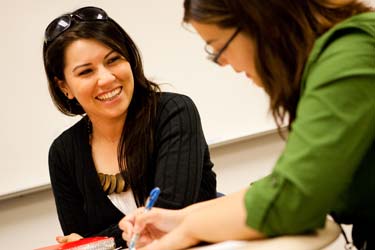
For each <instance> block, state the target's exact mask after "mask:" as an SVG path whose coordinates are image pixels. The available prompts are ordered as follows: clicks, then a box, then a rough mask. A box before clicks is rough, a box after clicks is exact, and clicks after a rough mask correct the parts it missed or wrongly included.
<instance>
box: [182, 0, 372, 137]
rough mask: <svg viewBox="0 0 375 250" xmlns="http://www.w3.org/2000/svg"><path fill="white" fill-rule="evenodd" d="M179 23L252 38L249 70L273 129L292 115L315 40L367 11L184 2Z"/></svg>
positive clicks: (334, 4) (277, 2)
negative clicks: (267, 99) (263, 98)
mask: <svg viewBox="0 0 375 250" xmlns="http://www.w3.org/2000/svg"><path fill="white" fill-rule="evenodd" d="M184 9H185V11H184V17H183V21H184V22H185V23H188V22H189V21H191V20H194V21H196V22H200V23H205V24H215V25H218V26H219V27H221V28H237V27H240V28H241V30H242V31H244V32H245V33H246V34H247V35H249V36H250V37H251V38H252V40H253V41H254V46H255V55H254V58H256V60H255V68H256V71H257V73H258V74H259V76H260V78H261V80H262V84H263V86H264V89H265V91H266V93H267V94H268V95H269V97H270V110H271V112H272V115H273V117H274V119H275V122H276V124H277V127H278V129H279V133H280V134H281V130H280V129H281V126H282V124H283V123H284V120H285V117H286V116H288V117H289V120H288V128H289V129H291V123H292V122H293V121H294V119H295V118H296V110H297V104H298V101H299V97H300V82H301V78H302V74H303V70H304V67H305V63H306V61H307V58H308V56H309V53H310V51H311V49H312V47H313V45H314V42H315V40H316V39H317V38H318V37H319V36H321V35H322V34H323V33H324V32H326V31H327V30H328V29H330V28H331V27H332V26H334V25H335V24H337V23H339V22H341V21H343V20H344V19H346V18H348V17H350V16H353V15H355V14H359V13H363V12H368V11H371V8H370V7H369V6H366V5H365V4H364V3H361V2H358V1H356V0H347V1H342V0H341V1H337V0H330V1H329V0H282V1H281V0H251V1H249V0H185V1H184Z"/></svg>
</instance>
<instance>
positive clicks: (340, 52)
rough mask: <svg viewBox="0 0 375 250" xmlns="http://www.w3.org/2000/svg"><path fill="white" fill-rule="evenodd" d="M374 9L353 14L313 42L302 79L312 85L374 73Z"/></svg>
mask: <svg viewBox="0 0 375 250" xmlns="http://www.w3.org/2000/svg"><path fill="white" fill-rule="evenodd" d="M374 58H375V13H372V12H371V13H364V14H360V15H357V16H353V17H351V18H349V19H347V20H345V21H343V22H342V23H339V24H337V25H336V26H335V27H333V28H332V29H331V30H329V31H328V32H326V33H325V34H323V35H322V36H321V37H320V38H318V39H317V40H316V42H315V45H314V47H313V49H312V51H311V53H310V57H309V59H308V61H307V63H306V68H305V72H304V77H303V78H304V80H306V81H307V80H308V81H309V82H310V83H312V84H313V85H315V84H322V83H324V82H330V81H333V80H337V79H339V78H344V77H352V76H358V75H367V74H370V75H371V74H372V75H374V73H375V72H374V67H375V60H374Z"/></svg>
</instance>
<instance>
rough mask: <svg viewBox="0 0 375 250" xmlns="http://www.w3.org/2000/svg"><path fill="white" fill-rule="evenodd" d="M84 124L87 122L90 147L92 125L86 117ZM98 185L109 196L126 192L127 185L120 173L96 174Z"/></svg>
mask: <svg viewBox="0 0 375 250" xmlns="http://www.w3.org/2000/svg"><path fill="white" fill-rule="evenodd" d="M86 119H87V120H86V122H87V132H88V135H89V144H90V146H91V143H92V124H91V121H90V119H89V118H88V116H86ZM98 176H99V180H100V185H101V186H102V188H103V191H104V192H105V193H106V194H107V195H110V194H112V193H117V194H119V193H121V192H123V191H126V190H127V189H128V186H129V184H128V183H125V180H124V178H123V177H122V175H121V174H120V173H117V174H115V175H113V174H103V173H98Z"/></svg>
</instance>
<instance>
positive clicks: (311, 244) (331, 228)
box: [189, 219, 341, 250]
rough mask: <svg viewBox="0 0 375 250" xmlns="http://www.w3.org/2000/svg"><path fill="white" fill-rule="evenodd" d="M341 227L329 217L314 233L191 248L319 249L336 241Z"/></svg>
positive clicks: (204, 249) (211, 249) (221, 249)
mask: <svg viewBox="0 0 375 250" xmlns="http://www.w3.org/2000/svg"><path fill="white" fill-rule="evenodd" d="M340 233H341V231H340V227H339V226H338V225H337V224H336V223H335V222H333V221H332V220H331V219H327V221H326V225H325V227H324V228H323V229H320V230H317V232H316V233H314V234H309V235H295V236H280V237H275V238H270V239H264V240H254V241H226V242H222V243H217V244H212V245H208V246H203V247H194V248H189V249H190V250H276V249H277V250H318V249H323V248H325V247H327V246H328V245H330V244H331V243H332V242H334V241H335V240H336V239H337V237H338V236H339V235H340Z"/></svg>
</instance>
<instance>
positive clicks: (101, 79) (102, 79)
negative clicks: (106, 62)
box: [98, 67, 116, 85]
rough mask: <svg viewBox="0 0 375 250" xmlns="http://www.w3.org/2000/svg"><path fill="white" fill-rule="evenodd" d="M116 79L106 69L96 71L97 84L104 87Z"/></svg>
mask: <svg viewBox="0 0 375 250" xmlns="http://www.w3.org/2000/svg"><path fill="white" fill-rule="evenodd" d="M115 79H116V76H115V75H114V74H113V73H112V72H111V71H110V70H109V69H107V68H106V67H101V68H99V71H98V84H99V85H105V84H108V83H111V82H113V81H114V80H115Z"/></svg>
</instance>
